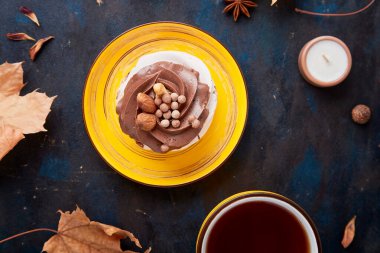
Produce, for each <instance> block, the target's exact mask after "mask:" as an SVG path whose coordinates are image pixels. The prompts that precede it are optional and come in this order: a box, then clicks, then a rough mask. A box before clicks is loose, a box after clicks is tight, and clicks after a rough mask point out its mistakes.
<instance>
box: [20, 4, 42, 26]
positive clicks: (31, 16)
mask: <svg viewBox="0 0 380 253" xmlns="http://www.w3.org/2000/svg"><path fill="white" fill-rule="evenodd" d="M20 12H21V13H22V14H24V15H25V16H27V17H28V18H29V19H30V20H32V21H33V22H34V23H36V25H37V26H40V22H38V18H37V16H36V14H35V13H34V12H33V11H32V10H31V9H29V8H28V7H25V6H21V7H20Z"/></svg>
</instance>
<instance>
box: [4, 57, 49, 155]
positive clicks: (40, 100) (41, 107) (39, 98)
mask: <svg viewBox="0 0 380 253" xmlns="http://www.w3.org/2000/svg"><path fill="white" fill-rule="evenodd" d="M23 74H24V71H23V69H22V62H19V63H14V64H10V63H7V62H6V63H4V64H2V65H0V160H1V159H2V158H3V157H4V156H5V155H6V154H7V153H8V152H9V151H10V150H12V148H14V146H15V145H16V144H17V143H18V142H19V141H20V140H21V139H23V138H24V134H31V133H37V132H40V131H46V129H45V128H44V127H43V125H44V124H45V120H46V117H47V115H48V114H49V112H50V107H51V104H52V103H53V100H54V99H55V98H56V97H48V96H46V94H45V93H40V92H37V91H33V92H31V93H29V94H26V95H25V96H20V90H21V89H22V88H23V87H24V83H23Z"/></svg>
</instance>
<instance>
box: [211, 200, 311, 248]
mask: <svg viewBox="0 0 380 253" xmlns="http://www.w3.org/2000/svg"><path fill="white" fill-rule="evenodd" d="M236 252H239V253H240V252H247V253H308V252H310V246H309V240H308V235H307V233H306V231H305V229H304V227H303V226H302V224H301V223H300V222H299V220H298V219H297V218H296V217H295V215H294V214H292V213H291V212H290V211H289V210H287V209H285V208H284V207H281V206H279V205H276V204H274V203H270V202H267V201H261V200H260V201H251V202H246V203H242V204H240V205H237V206H235V207H233V208H232V209H230V210H228V211H227V212H226V213H224V214H223V216H221V218H220V219H219V220H217V221H216V223H215V225H214V227H213V228H212V230H211V232H210V234H209V237H208V240H207V247H206V253H236Z"/></svg>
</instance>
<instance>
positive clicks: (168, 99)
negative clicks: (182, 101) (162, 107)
mask: <svg viewBox="0 0 380 253" xmlns="http://www.w3.org/2000/svg"><path fill="white" fill-rule="evenodd" d="M162 101H163V102H164V103H167V104H170V102H172V98H171V97H170V94H169V93H166V94H164V95H162Z"/></svg>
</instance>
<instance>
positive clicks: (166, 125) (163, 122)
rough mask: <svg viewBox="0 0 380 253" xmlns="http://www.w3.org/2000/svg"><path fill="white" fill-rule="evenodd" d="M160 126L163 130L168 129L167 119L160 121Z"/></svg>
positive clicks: (168, 122)
mask: <svg viewBox="0 0 380 253" xmlns="http://www.w3.org/2000/svg"><path fill="white" fill-rule="evenodd" d="M160 125H161V126H162V127H163V128H167V127H169V125H170V121H169V120H167V119H163V120H161V123H160Z"/></svg>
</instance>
